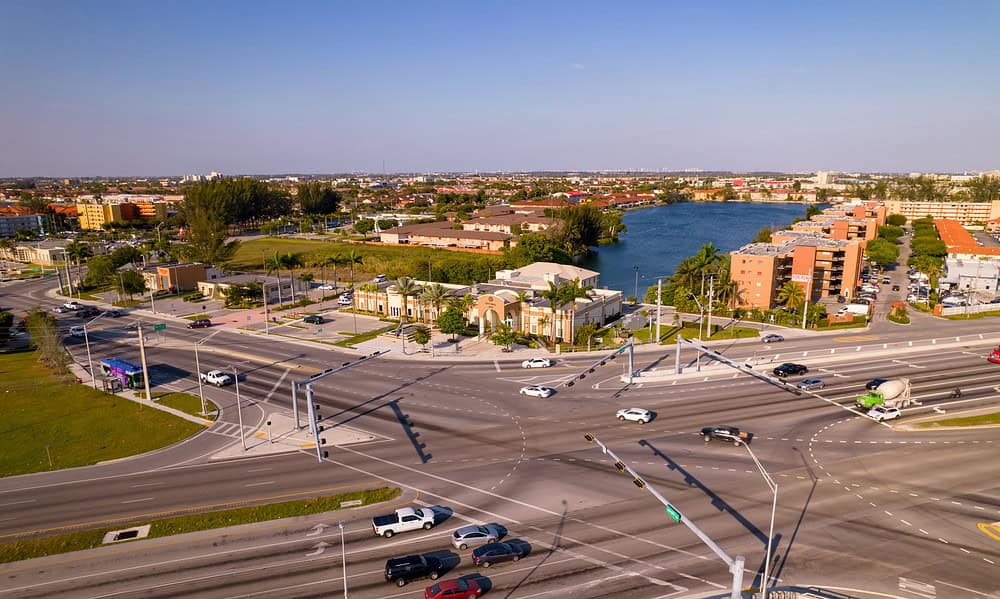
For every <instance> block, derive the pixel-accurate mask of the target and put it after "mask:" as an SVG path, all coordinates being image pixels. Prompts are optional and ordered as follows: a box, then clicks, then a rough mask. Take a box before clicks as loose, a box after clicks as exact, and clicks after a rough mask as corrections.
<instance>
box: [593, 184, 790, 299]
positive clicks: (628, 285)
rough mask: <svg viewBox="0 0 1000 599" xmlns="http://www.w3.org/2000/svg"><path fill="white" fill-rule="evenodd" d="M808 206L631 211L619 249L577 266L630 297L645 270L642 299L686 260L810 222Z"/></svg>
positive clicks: (608, 248)
mask: <svg viewBox="0 0 1000 599" xmlns="http://www.w3.org/2000/svg"><path fill="white" fill-rule="evenodd" d="M806 206H807V205H806V204H777V203H773V204H762V203H760V204H758V203H747V202H685V203H681V204H672V205H670V206H656V207H654V208H644V209H641V210H631V211H629V212H626V213H625V215H624V216H623V217H622V220H623V221H624V222H625V226H627V227H628V232H627V233H624V234H622V235H621V236H620V239H621V241H619V242H618V243H617V244H614V245H605V246H601V247H599V248H597V249H596V250H595V251H594V252H593V253H592V254H590V255H588V256H586V257H584V258H583V259H582V260H580V261H579V262H578V263H577V265H578V266H582V267H584V268H589V269H591V270H596V271H599V272H600V273H601V283H600V285H601V287H604V286H607V287H608V288H609V289H619V290H621V291H622V292H624V295H625V297H628V296H629V295H632V293H633V291H634V289H635V271H634V270H633V268H634V267H635V266H638V267H639V297H642V295H643V294H644V293H645V292H646V291H645V290H646V288H647V287H649V286H650V285H655V284H656V277H659V276H664V275H670V274H671V273H673V272H674V269H675V268H677V265H678V264H679V263H680V261H681V260H683V259H684V258H687V257H688V256H690V255H692V254H694V253H696V252H697V251H698V249H699V248H701V246H702V245H703V244H706V243H708V242H712V243H714V244H715V247H717V248H719V249H720V250H721V251H723V252H727V253H728V252H730V251H732V250H735V249H737V248H739V247H740V246H742V245H744V244H746V243H749V242H750V240H751V239H753V236H754V234H756V233H757V231H759V230H760V229H761V228H762V227H771V229H772V230H774V229H783V228H785V227H787V226H788V224H789V223H791V222H792V221H793V220H794V219H796V218H798V217H802V216H805V213H806Z"/></svg>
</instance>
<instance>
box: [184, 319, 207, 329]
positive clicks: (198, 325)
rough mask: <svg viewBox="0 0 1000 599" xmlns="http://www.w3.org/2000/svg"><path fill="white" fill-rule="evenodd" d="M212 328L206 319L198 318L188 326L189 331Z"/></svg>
mask: <svg viewBox="0 0 1000 599" xmlns="http://www.w3.org/2000/svg"><path fill="white" fill-rule="evenodd" d="M210 326H212V321H211V320H209V319H207V318H199V319H198V320H196V321H194V322H192V323H191V324H189V325H188V328H189V329H207V328H208V327H210Z"/></svg>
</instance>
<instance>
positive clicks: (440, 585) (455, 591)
mask: <svg viewBox="0 0 1000 599" xmlns="http://www.w3.org/2000/svg"><path fill="white" fill-rule="evenodd" d="M482 592H483V591H482V589H481V588H479V583H477V582H476V581H475V579H473V578H457V579H455V580H442V581H441V582H436V583H434V584H432V585H431V586H429V587H427V588H426V589H424V599H476V598H477V597H479V595H480V594H481V593H482Z"/></svg>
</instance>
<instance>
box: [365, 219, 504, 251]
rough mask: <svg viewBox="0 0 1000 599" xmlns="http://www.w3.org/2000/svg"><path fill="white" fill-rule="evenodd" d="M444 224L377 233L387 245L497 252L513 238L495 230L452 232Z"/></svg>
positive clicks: (415, 225)
mask: <svg viewBox="0 0 1000 599" xmlns="http://www.w3.org/2000/svg"><path fill="white" fill-rule="evenodd" d="M453 227H454V223H451V222H448V221H442V222H434V223H419V224H413V225H403V226H402V227H393V228H392V229H386V230H385V231H382V232H381V233H379V241H381V242H382V243H388V244H409V245H427V246H436V247H457V248H466V249H477V250H490V251H500V250H503V249H504V248H507V247H511V246H512V245H514V244H512V243H511V240H512V239H513V236H512V235H511V234H510V233H501V232H497V231H466V230H464V229H462V228H459V229H455V228H453Z"/></svg>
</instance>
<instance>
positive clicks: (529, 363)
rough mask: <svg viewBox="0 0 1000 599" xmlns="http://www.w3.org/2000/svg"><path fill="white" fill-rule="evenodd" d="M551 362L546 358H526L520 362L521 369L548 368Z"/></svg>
mask: <svg viewBox="0 0 1000 599" xmlns="http://www.w3.org/2000/svg"><path fill="white" fill-rule="evenodd" d="M549 366H552V362H551V361H549V359H548V358H528V359H527V360H525V361H524V362H521V368H548V367H549Z"/></svg>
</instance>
